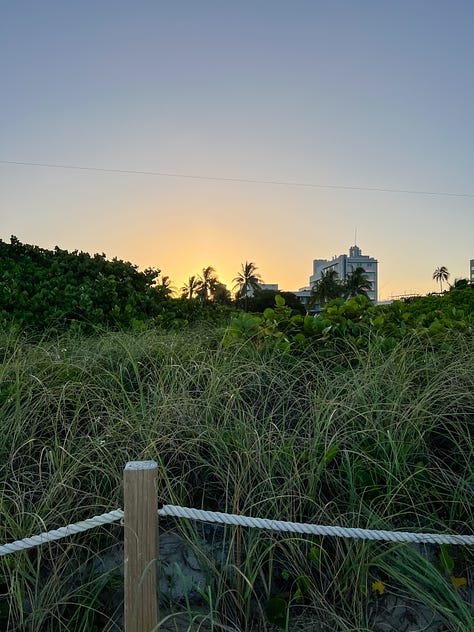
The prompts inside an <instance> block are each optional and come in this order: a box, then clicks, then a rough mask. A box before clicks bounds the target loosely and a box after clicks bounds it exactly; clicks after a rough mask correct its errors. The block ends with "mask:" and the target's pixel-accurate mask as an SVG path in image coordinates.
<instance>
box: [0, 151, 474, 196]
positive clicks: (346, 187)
mask: <svg viewBox="0 0 474 632" xmlns="http://www.w3.org/2000/svg"><path fill="white" fill-rule="evenodd" d="M0 164H3V165H13V166H15V165H16V166H23V167H43V168H47V169H71V170H77V171H92V172H98V173H117V174H125V175H144V176H154V177H161V178H183V179H188V180H203V181H213V182H238V183H244V184H261V185H273V186H286V187H300V188H313V189H335V190H342V191H371V192H376V193H401V194H408V195H431V196H440V197H458V198H474V193H462V192H454V191H424V190H418V189H396V188H389V187H372V186H352V185H343V184H321V183H315V182H296V181H290V180H265V179H257V178H240V177H223V176H207V175H200V174H189V173H170V172H165V171H145V170H141V169H114V168H107V167H91V166H84V165H65V164H53V163H46V162H26V161H18V160H1V159H0Z"/></svg>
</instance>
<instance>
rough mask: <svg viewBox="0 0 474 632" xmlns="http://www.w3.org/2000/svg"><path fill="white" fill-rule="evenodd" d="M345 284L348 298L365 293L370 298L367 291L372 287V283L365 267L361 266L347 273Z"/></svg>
mask: <svg viewBox="0 0 474 632" xmlns="http://www.w3.org/2000/svg"><path fill="white" fill-rule="evenodd" d="M344 286H345V295H346V298H352V297H354V296H357V295H358V294H363V295H364V296H367V298H369V297H368V294H367V292H370V290H371V289H372V283H371V282H370V281H369V279H368V277H367V275H366V274H365V270H364V268H360V267H358V268H355V270H352V272H350V273H349V274H348V275H347V278H346V281H345V283H344Z"/></svg>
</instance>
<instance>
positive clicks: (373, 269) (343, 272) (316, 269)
mask: <svg viewBox="0 0 474 632" xmlns="http://www.w3.org/2000/svg"><path fill="white" fill-rule="evenodd" d="M472 263H473V262H472V261H471V264H472ZM356 268H362V269H363V270H364V273H365V275H366V276H367V279H368V280H369V281H370V285H371V290H370V291H369V292H367V295H368V297H369V298H370V300H371V301H373V302H374V303H376V302H377V296H378V261H377V259H374V258H373V257H369V255H363V254H362V251H361V249H360V248H359V247H358V246H351V247H350V248H349V254H348V255H339V256H338V257H336V256H335V257H333V258H332V259H331V260H327V259H314V260H313V274H312V275H311V276H310V277H309V287H310V288H312V287H313V286H314V284H315V283H316V281H319V279H320V278H321V276H322V275H323V274H326V273H327V272H329V270H335V271H336V272H337V276H338V278H339V280H341V281H345V280H346V279H347V277H348V275H349V274H350V273H351V272H353V271H354V270H355V269H356ZM471 270H472V265H471ZM471 274H472V272H471Z"/></svg>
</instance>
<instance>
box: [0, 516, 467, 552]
mask: <svg viewBox="0 0 474 632" xmlns="http://www.w3.org/2000/svg"><path fill="white" fill-rule="evenodd" d="M158 516H159V517H161V518H169V517H173V518H188V519H189V520H198V521H201V522H207V523H210V524H226V525H231V526H236V527H248V528H251V529H266V530H267V531H277V532H286V533H300V534H306V535H319V536H328V537H336V538H353V539H358V540H379V541H383V542H416V543H420V544H421V543H423V544H453V545H458V544H464V545H468V546H472V545H474V535H455V534H450V533H413V532H410V531H385V530H383V529H361V528H358V527H356V528H354V527H338V526H326V525H319V524H310V523H304V522H287V521H284V520H270V519H268V518H253V517H251V516H242V515H240V514H229V513H222V512H220V511H205V510H203V509H192V508H190V507H181V506H179V505H164V506H163V507H162V508H161V509H159V510H158ZM123 517H124V512H123V510H122V509H115V510H114V511H109V512H108V513H104V514H100V515H99V516H94V517H93V518H88V519H87V520H81V521H80V522H76V523H74V524H68V525H67V526H65V527H60V528H59V529H53V530H52V531H46V532H44V533H40V534H39V535H33V536H31V537H29V538H23V539H22V540H15V541H14V542H10V543H8V544H4V545H2V546H0V557H2V556H4V555H8V554H9V553H15V552H16V551H23V550H25V549H32V548H34V547H36V546H40V545H42V544H46V543H47V542H53V541H55V540H60V539H62V538H66V537H68V536H70V535H75V534H76V533H81V532H82V531H87V530H89V529H94V528H95V527H101V526H103V525H106V524H110V523H113V522H117V521H118V520H123Z"/></svg>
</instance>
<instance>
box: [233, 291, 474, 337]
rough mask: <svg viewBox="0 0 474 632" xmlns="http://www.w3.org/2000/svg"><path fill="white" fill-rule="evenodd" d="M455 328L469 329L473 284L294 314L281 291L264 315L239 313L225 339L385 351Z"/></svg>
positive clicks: (473, 317)
mask: <svg viewBox="0 0 474 632" xmlns="http://www.w3.org/2000/svg"><path fill="white" fill-rule="evenodd" d="M455 332H461V333H463V334H465V335H467V336H472V335H473V333H474V288H473V286H472V285H469V286H467V287H466V288H461V289H455V288H453V289H451V290H450V291H449V292H446V293H445V294H443V295H442V296H439V295H431V296H426V297H419V298H416V299H413V300H411V301H407V302H402V301H395V302H393V303H391V304H390V305H380V306H376V305H373V304H372V303H371V302H370V301H369V299H368V298H366V297H365V296H363V295H359V296H356V297H355V298H351V299H349V300H344V299H342V298H339V299H335V300H333V301H331V302H330V303H329V304H328V305H327V306H326V307H325V309H324V310H323V311H322V312H321V313H320V314H318V315H317V316H309V315H308V316H303V315H301V314H295V313H294V312H293V311H292V310H291V309H290V308H289V307H288V306H287V305H286V304H285V300H284V299H283V298H282V297H281V296H277V297H276V305H275V306H274V307H273V308H267V309H265V311H264V312H263V315H261V316H260V315H257V314H253V315H251V314H239V315H238V316H236V317H235V318H233V319H232V321H231V324H230V326H229V328H228V330H227V333H226V336H225V338H224V344H225V345H226V346H229V345H231V344H232V343H233V342H239V343H241V342H244V341H247V342H249V343H250V344H255V345H256V346H257V348H260V349H262V348H268V347H274V346H277V347H279V348H280V349H284V350H289V349H293V350H297V349H301V348H306V347H315V348H320V349H321V348H323V347H329V348H334V347H335V346H336V347H337V348H339V349H340V348H341V344H342V345H343V346H344V345H354V346H355V347H358V348H362V347H364V348H367V347H368V346H369V345H370V344H371V343H373V342H375V343H376V344H378V345H379V346H381V347H382V348H385V349H386V350H388V349H391V348H393V347H394V346H395V345H396V344H397V343H398V342H399V341H401V340H402V339H404V338H405V337H407V336H414V335H415V336H417V337H420V338H425V339H429V340H431V341H432V342H433V343H436V344H446V343H448V342H449V338H450V336H451V335H453V334H454V333H455Z"/></svg>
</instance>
